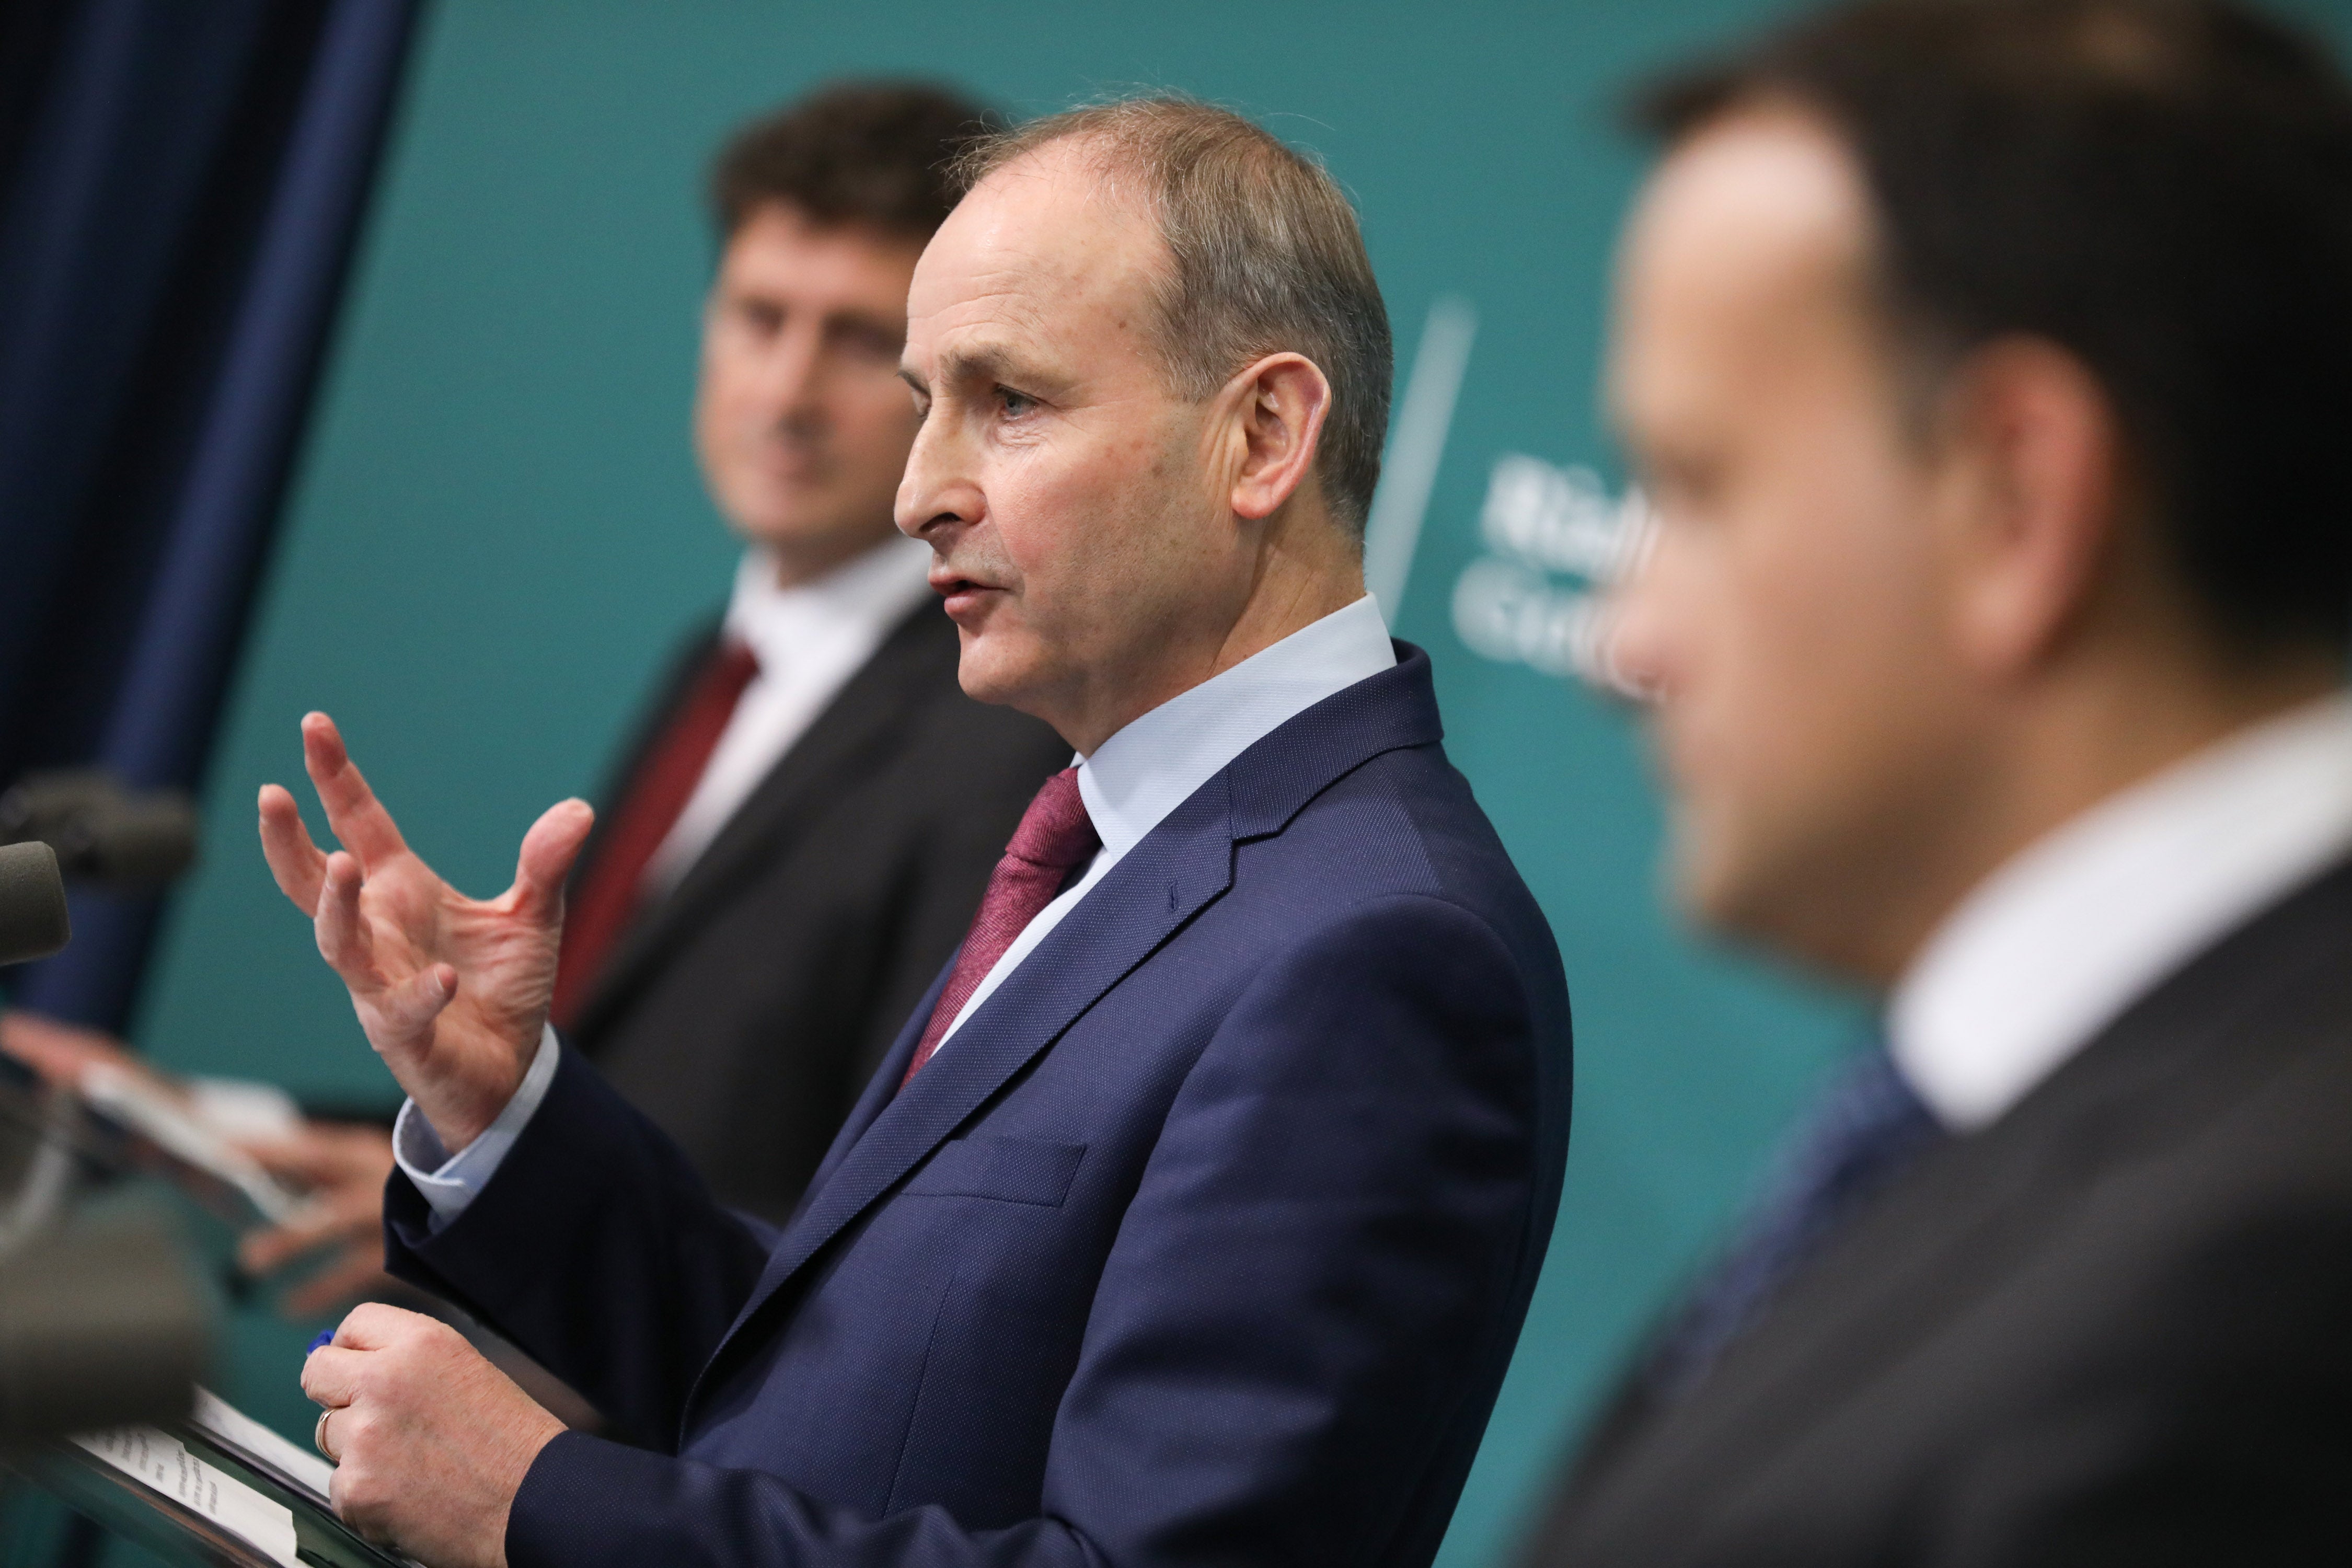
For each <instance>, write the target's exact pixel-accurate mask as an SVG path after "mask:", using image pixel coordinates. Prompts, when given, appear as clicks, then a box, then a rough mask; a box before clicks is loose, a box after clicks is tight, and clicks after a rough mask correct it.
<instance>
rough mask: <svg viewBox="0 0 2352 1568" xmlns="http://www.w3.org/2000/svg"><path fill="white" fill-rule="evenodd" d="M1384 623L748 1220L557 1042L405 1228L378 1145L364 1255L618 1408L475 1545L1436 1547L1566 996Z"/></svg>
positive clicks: (910, 1555) (847, 1559) (1521, 1276)
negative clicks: (788, 1209) (494, 1538)
mask: <svg viewBox="0 0 2352 1568" xmlns="http://www.w3.org/2000/svg"><path fill="white" fill-rule="evenodd" d="M1400 653H1401V655H1402V662H1401V663H1400V664H1399V665H1398V666H1397V667H1396V668H1394V669H1392V670H1389V671H1386V672H1383V673H1381V674H1380V675H1377V676H1374V677H1371V678H1370V679H1366V680H1363V681H1360V682H1359V683H1357V684H1356V685H1354V686H1352V687H1349V689H1346V690H1344V691H1341V692H1339V694H1337V695H1335V696H1333V697H1331V698H1329V699H1328V700H1325V701H1323V702H1320V703H1318V704H1317V705H1316V706H1315V707H1313V708H1311V709H1308V710H1307V711H1306V712H1304V713H1301V714H1299V715H1298V716H1297V717H1296V718H1294V719H1292V720H1291V721H1289V722H1287V723H1286V724H1284V725H1283V726H1282V727H1281V728H1279V729H1277V730H1276V731H1274V732H1273V733H1271V734H1269V735H1267V736H1266V737H1265V739H1263V740H1261V741H1260V742H1257V743H1256V744H1255V745H1254V746H1252V747H1251V748H1250V749H1249V750H1248V751H1247V752H1244V753H1243V754H1242V755H1241V756H1240V757H1239V758H1237V759H1236V760H1235V761H1234V763H1232V764H1231V765H1230V766H1229V767H1227V768H1226V769H1225V771H1224V772H1223V773H1219V774H1218V775H1216V776H1215V777H1214V778H1213V779H1211V780H1210V781H1209V783H1208V784H1204V785H1203V786H1202V788H1201V789H1200V790H1199V792H1198V793H1196V794H1195V795H1192V797H1191V798H1190V799H1189V800H1187V801H1186V802H1185V803H1184V804H1183V805H1181V806H1180V807H1178V808H1177V810H1176V811H1175V812H1174V813H1172V814H1171V816H1169V817H1168V818H1167V820H1165V821H1164V822H1162V823H1161V824H1160V826H1159V827H1158V828H1157V829H1155V830H1154V831H1153V832H1152V833H1151V834H1150V835H1149V836H1148V837H1146V838H1145V839H1144V840H1143V841H1142V842H1141V843H1139V845H1137V846H1136V847H1135V848H1134V849H1132V850H1131V851H1129V854H1128V855H1127V857H1126V858H1124V859H1122V860H1121V861H1120V862H1119V863H1118V866H1117V867H1115V868H1113V869H1112V870H1111V872H1110V873H1109V874H1108V876H1107V877H1106V878H1105V879H1103V881H1102V882H1101V883H1100V884H1099V885H1098V886H1097V888H1096V889H1094V890H1093V891H1092V892H1091V893H1089V894H1088V895H1087V899H1086V900H1085V901H1084V902H1083V903H1081V904H1080V905H1079V906H1078V908H1076V910H1073V911H1071V913H1070V915H1069V917H1068V918H1067V919H1066V920H1065V921H1062V923H1061V924H1060V925H1059V926H1057V927H1056V928H1055V930H1054V931H1053V932H1052V933H1051V935H1049V936H1048V937H1047V938H1046V939H1045V942H1043V943H1041V944H1040V945H1039V946H1038V948H1037V949H1036V950H1035V951H1034V952H1033V953H1031V955H1030V956H1029V958H1028V959H1027V961H1026V962H1024V963H1023V964H1022V965H1021V966H1020V967H1019V969H1018V970H1016V971H1015V972H1014V973H1013V974H1012V975H1011V976H1009V977H1008V978H1007V980H1006V981H1005V983H1004V984H1003V985H1002V986H1000V987H999V988H998V989H997V991H996V992H995V994H993V995H992V996H991V997H990V998H989V999H988V1001H987V1002H986V1003H984V1004H983V1005H982V1006H981V1007H980V1008H979V1009H978V1010H977V1011H976V1012H974V1013H973V1015H972V1016H971V1017H970V1018H969V1019H967V1020H966V1021H965V1023H964V1026H963V1027H962V1028H961V1029H960V1030H959V1031H958V1032H957V1034H956V1035H955V1037H953V1038H952V1039H950V1041H949V1042H948V1043H947V1045H946V1046H945V1047H943V1048H942V1049H941V1050H940V1053H939V1055H938V1057H937V1058H935V1059H934V1060H933V1061H931V1063H930V1064H929V1066H927V1067H925V1068H924V1069H923V1070H922V1071H921V1072H920V1073H919V1074H918V1075H917V1076H916V1078H915V1079H914V1081H913V1083H912V1084H911V1085H909V1086H908V1088H907V1089H905V1090H904V1091H903V1092H898V1079H899V1077H900V1075H901V1073H902V1072H903V1071H904V1069H905V1066H906V1063H907V1061H908V1055H909V1053H910V1052H911V1050H912V1048H913V1046H914V1043H915V1039H916V1037H917V1035H918V1033H919V1028H920V1025H921V1024H922V1022H923V1021H924V1019H925V1018H926V1017H927V1016H928V1015H929V1011H930V1006H931V999H930V998H926V1000H925V1001H924V1002H923V1004H922V1005H920V1006H919V1008H918V1009H917V1010H916V1013H915V1016H914V1017H913V1018H912V1019H910V1020H909V1021H908V1026H907V1028H906V1030H905V1031H904V1033H903V1034H902V1035H901V1037H900V1038H899V1040H898V1045H897V1047H896V1048H895V1050H894V1051H893V1052H892V1054H891V1056H890V1057H889V1058H888V1059H887V1060H886V1061H885V1062H884V1063H883V1065H882V1068H881V1069H880V1071H879V1072H878V1073H877V1075H876V1077H875V1079H874V1082H873V1084H872V1086H871V1087H870V1088H869V1089H868V1090H867V1092H866V1097H865V1099H864V1100H863V1101H862V1102H861V1104H860V1105H859V1106H858V1108H857V1110H856V1111H855V1112H854V1113H853V1114H852V1116H851V1118H850V1121H849V1122H848V1124H847V1125H846V1126H845V1128H844V1129H843V1131H842V1133H841V1135H840V1137H839V1139H838V1140H837V1141H836V1142H835V1144H834V1147H833V1149H832V1151H831V1152H830V1153H828V1155H827V1156H826V1159H825V1162H824V1166H823V1167H822V1168H821V1169H820V1170H819V1172H818V1173H817V1176H816V1179H815V1182H814V1184H813V1185H812V1187H811V1188H810V1191H809V1194H808V1196H807V1197H806V1198H805V1199H804V1200H803V1203H802V1205H801V1208H800V1210H799V1211H798V1212H797V1213H796V1214H795V1215H794V1216H793V1219H792V1220H791V1222H790V1223H789V1224H787V1225H786V1226H783V1227H782V1230H781V1231H778V1230H774V1229H772V1228H769V1227H767V1226H761V1225H760V1224H758V1223H757V1222H755V1221H751V1220H748V1219H746V1218H744V1217H742V1216H740V1215H736V1214H733V1213H730V1211H728V1210H726V1209H724V1208H722V1207H720V1206H719V1205H717V1204H715V1203H714V1202H713V1201H712V1200H711V1198H710V1197H709V1195H708V1194H707V1193H706V1191H705V1190H704V1188H703V1186H702V1184H701V1183H700V1182H699V1180H698V1179H697V1177H696V1176H695V1174H694V1173H693V1172H692V1171H691V1170H690V1169H689V1168H688V1165H687V1163H686V1162H685V1161H684V1160H683V1159H682V1158H681V1157H680V1156H679V1154H678V1153H677V1151H676V1150H675V1149H674V1148H672V1147H671V1145H670V1144H669V1143H668V1142H667V1141H666V1140H665V1139H664V1138H663V1137H662V1136H661V1134H660V1133H659V1132H658V1131H656V1130H655V1129H654V1128H653V1127H652V1126H651V1125H650V1124H649V1123H647V1122H646V1121H645V1120H644V1119H643V1118H642V1117H640V1116H638V1115H637V1114H636V1113H635V1111H633V1110H630V1109H629V1108H628V1107H627V1106H626V1105H625V1104H624V1103H623V1102H622V1101H621V1100H620V1099H619V1098H618V1097H617V1096H615V1095H614V1093H613V1092H612V1091H611V1090H610V1089H608V1088H606V1087H605V1085H604V1083H603V1082H602V1081H601V1080H600V1079H598V1078H597V1077H596V1075H595V1073H594V1072H593V1070H592V1069H590V1068H587V1067H585V1066H584V1065H583V1063H581V1062H580V1061H579V1060H578V1059H577V1058H574V1057H573V1056H572V1054H571V1052H570V1051H569V1050H568V1049H567V1050H566V1051H565V1054H564V1057H563V1059H562V1066H561V1068H559V1069H558V1072H557V1075H556V1078H555V1080H554V1083H553V1085H552V1087H551V1089H550V1091H549V1093H548V1096H547V1099H546V1100H545V1101H544V1102H543V1103H542V1104H541V1108H540V1110H539V1111H538V1113H537V1115H536V1116H535V1117H534V1118H533V1119H532V1120H531V1121H530V1124H529V1125H528V1127H527V1128H526V1129H525V1131H524V1132H523V1134H522V1136H521V1137H520V1139H519V1140H518V1141H517V1142H516V1144H515V1146H514V1148H513V1149H512V1150H511V1151H510V1152H509V1154H508V1156H507V1159H506V1161H505V1163H504V1164H503V1165H502V1166H501V1168H500V1169H499V1173H498V1174H497V1175H496V1176H495V1177H494V1178H493V1179H492V1180H491V1181H490V1183H489V1184H488V1186H487V1187H486V1188H485V1189H484V1190H483V1192H482V1193H481V1194H480V1195H479V1196H478V1198H476V1199H475V1201H474V1202H473V1204H472V1205H470V1206H469V1207H468V1208H467V1210H466V1211H465V1212H464V1213H463V1214H462V1215H459V1216H458V1217H457V1219H456V1220H455V1221H454V1222H452V1223H450V1224H449V1225H448V1226H446V1227H445V1228H443V1229H442V1230H441V1232H440V1233H439V1234H438V1235H434V1234H431V1232H430V1229H429V1226H428V1225H427V1223H426V1220H427V1214H426V1210H425V1205H424V1204H423V1201H422V1199H421V1198H420V1197H419V1196H418V1194H416V1192H415V1189H414V1188H413V1187H412V1186H410V1185H409V1184H407V1182H406V1181H405V1179H404V1178H403V1177H401V1176H398V1175H397V1174H395V1175H394V1179H393V1185H392V1190H391V1193H390V1202H389V1206H388V1211H387V1224H388V1228H389V1232H390V1239H391V1250H392V1257H393V1267H394V1272H396V1273H399V1274H401V1275H403V1276H404V1277H405V1278H407V1279H412V1280H414V1281H415V1282H417V1283H419V1284H421V1285H424V1286H425V1287H426V1288H427V1289H432V1290H435V1291H437V1292H440V1293H443V1294H445V1295H446V1296H449V1297H451V1298H454V1299H455V1300H458V1301H459V1302H461V1303H463V1304H465V1305H466V1306H467V1307H468V1308H470V1309H471V1310H474V1311H476V1312H478V1314H479V1315H481V1316H482V1317H484V1318H485V1319H487V1320H488V1321H489V1322H491V1323H493V1324H494V1325H496V1326H497V1327H498V1328H499V1329H500V1330H501V1331H504V1332H506V1333H507V1334H509V1335H510V1336H511V1337H512V1338H513V1339H514V1340H515V1341H516V1342H518V1343H520V1345H521V1346H522V1347H523V1348H524V1349H526V1350H528V1351H529V1352H530V1353H531V1354H532V1355H534V1356H536V1357H538V1358H539V1359H540V1360H541V1361H542V1362H543V1363H546V1364H547V1365H548V1366H549V1367H551V1369H553V1370H554V1371H555V1372H557V1373H560V1374H561V1375H562V1376H563V1377H564V1378H566V1379H567V1380H569V1381H570V1382H572V1384H574V1385H575V1386H576V1387H578V1388H579V1389H580V1390H581V1391H582V1392H583V1393H585V1394H587V1395H588V1396H589V1397H590V1398H591V1399H593V1400H594V1401H595V1403H596V1404H597V1405H599V1406H600V1407H601V1408H602V1409H604V1411H605V1412H607V1413H608V1414H609V1415H612V1416H614V1418H616V1419H617V1420H618V1421H620V1422H621V1423H623V1424H624V1425H625V1427H626V1428H627V1429H628V1430H630V1431H632V1432H633V1433H635V1434H637V1435H639V1436H641V1437H642V1438H643V1439H644V1440H645V1441H646V1443H647V1444H648V1445H649V1446H648V1447H629V1446H625V1445H623V1444H621V1443H617V1442H613V1441H608V1440H605V1439H602V1438H597V1437H591V1436H583V1435H580V1434H576V1433H575V1434H566V1435H564V1436H559V1437H558V1438H556V1439H555V1441H554V1442H552V1443H551V1444H550V1445H549V1446H548V1447H547V1448H546V1449H545V1450H544V1451H543V1452H542V1453H541V1455H540V1457H539V1458H538V1460H537V1461H536V1462H535V1463H534V1464H533V1465H532V1467H531V1469H530V1475H529V1476H528V1478H527V1479H525V1481H524V1483H523V1486H522V1490H521V1492H520V1495H519V1496H518V1497H517V1498H516V1500H515V1503H514V1508H513V1510H512V1514H511V1517H510V1521H509V1526H508V1532H507V1552H508V1556H509V1560H510V1562H512V1563H514V1565H515V1568H536V1565H538V1564H549V1565H554V1564H562V1565H564V1568H595V1565H600V1564H611V1565H613V1568H622V1565H624V1564H625V1565H628V1568H642V1565H644V1564H647V1563H663V1564H681V1563H744V1564H751V1563H761V1564H768V1563H774V1564H784V1563H793V1564H826V1565H841V1568H848V1565H852V1564H856V1565H860V1568H864V1565H869V1564H870V1565H879V1564H884V1563H893V1564H922V1565H926V1568H947V1565H949V1564H978V1563H1004V1564H1012V1563H1021V1564H1032V1563H1035V1564H1044V1563H1067V1564H1073V1565H1076V1564H1084V1563H1112V1564H1122V1565H1124V1564H1138V1565H1140V1564H1193V1563H1199V1564H1208V1563H1216V1564H1228V1563H1266V1564H1282V1565H1285V1568H1316V1565H1319V1564H1333V1565H1339V1564H1346V1565H1350V1568H1354V1565H1365V1568H1370V1565H1375V1564H1378V1565H1382V1568H1388V1565H1397V1568H1417V1565H1419V1564H1423V1563H1427V1562H1428V1561H1429V1560H1430V1558H1431V1556H1432V1555H1433V1553H1434V1552H1435V1551H1436V1549H1437V1545H1438V1542H1439V1540H1440V1538H1441V1537H1442V1536H1443V1534H1444V1530H1445V1525H1446V1521H1447V1520H1448V1518H1449V1516H1450V1515H1451V1514H1452V1512H1453V1509H1454V1500H1455V1499H1456V1497H1457V1495H1458V1494H1459V1492H1460V1490H1461V1486H1462V1481H1463V1478H1464V1476H1465V1473H1466V1471H1467V1470H1468V1468H1469V1466H1470V1461H1471V1458H1472V1456H1473V1454H1474V1453H1475V1449H1476V1447H1477V1443H1478V1438H1479V1435H1480V1433H1481V1431H1482V1430H1483V1429H1484V1427H1485V1426H1486V1416H1487V1414H1488V1411H1489V1409H1490V1408H1491V1406H1492V1405H1493V1402H1494V1398H1495V1394H1496V1388H1497V1386H1498V1384H1500V1383H1501V1380H1502V1377H1503V1372H1504V1368H1505V1366H1506V1364H1507V1362H1508V1360H1509V1357H1510V1352H1511V1347H1512V1344H1513V1342H1514V1341H1515V1340H1516V1339H1517V1335H1518V1331H1519V1324H1520V1321H1521V1319H1522V1317H1523V1316H1524V1315H1525V1312H1526V1310H1527V1304H1528V1293H1529V1291H1530V1290H1531V1289H1533V1287H1534V1284H1535V1279H1536V1273H1537V1270H1538V1267H1539V1266H1540V1264H1541V1263H1542V1260H1543V1255H1544V1247H1545V1244H1546V1242H1547V1240H1548V1239H1549V1236H1550V1233H1551V1227H1552V1220H1553V1216H1554V1213H1555V1211H1556V1208H1557V1205H1558V1200H1559V1182H1560V1172H1561V1165H1562V1163H1563V1161H1564V1159H1565V1157H1566V1152H1567V1143H1568V1111H1569V1018H1568V996H1567V992H1566V988H1565V985H1564V984H1563V982H1562V979H1561V975H1560V966H1559V953H1558V951H1557V949H1556V948H1555V946H1554V944H1553V942H1552V938H1551V933H1550V931H1549V928H1548V927H1547V926H1546V924H1545V922H1544V920H1543V916H1542V915H1541V913H1540V912H1538V910H1537V908H1536V904H1535V901H1534V900H1533V899H1532V898H1530V897H1529V896H1528V890H1527V889H1526V887H1525V886H1524V885H1523V884H1522V883H1521V882H1520V880H1519V878H1518V876H1517V873H1516V872H1515V871H1514V870H1513V869H1512V867H1511V864H1510V861H1509V860H1508V858H1507V857H1506V856H1505V854H1504V852H1503V847H1502V846H1501V844H1500V843H1499V842H1498V841H1497V840H1496V837H1495V835H1494V831H1493V829H1492V828H1491V827H1490V826H1488V825H1487V822H1486V816H1484V814H1483V813H1481V812H1480V811H1479V809H1478V806H1477V805H1476V803H1475V801H1473V800H1472V798H1471V795H1470V790H1469V786H1468V785H1467V784H1465V782H1464V780H1463V779H1462V777H1461V775H1460V774H1459V773H1455V772H1454V769H1453V768H1452V767H1451V766H1450V765H1449V764H1448V763H1447V762H1446V760H1445V756H1444V752H1443V750H1442V749H1441V748H1440V746H1439V743H1438V741H1439V732H1440V731H1439V725H1438V718H1437V706H1436V700H1435V698H1434V696H1433V692H1432V689H1431V686H1430V674H1429V660H1428V658H1427V656H1426V655H1424V654H1423V653H1421V652H1420V651H1419V650H1418V649H1415V648H1411V647H1403V646H1402V645H1400ZM942 980H944V976H942ZM938 989H939V988H938V986H936V985H935V986H934V987H933V991H932V994H933V996H934V997H935V996H936V995H937V994H938Z"/></svg>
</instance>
